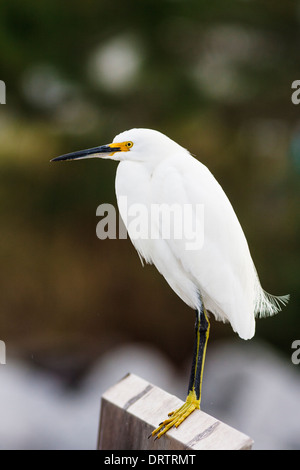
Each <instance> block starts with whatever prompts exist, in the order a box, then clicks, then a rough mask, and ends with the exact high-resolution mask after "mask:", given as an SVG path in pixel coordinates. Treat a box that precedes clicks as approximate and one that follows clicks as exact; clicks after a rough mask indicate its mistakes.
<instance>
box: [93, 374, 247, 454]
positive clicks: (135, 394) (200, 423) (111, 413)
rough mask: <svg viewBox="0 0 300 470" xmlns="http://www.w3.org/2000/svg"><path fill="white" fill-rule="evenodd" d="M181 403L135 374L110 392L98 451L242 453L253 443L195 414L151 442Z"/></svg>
mask: <svg viewBox="0 0 300 470" xmlns="http://www.w3.org/2000/svg"><path fill="white" fill-rule="evenodd" d="M182 403H183V402H182V401H181V400H180V399H179V398H177V397H175V396H173V395H170V394H169V393H167V392H165V391H164V390H162V389H160V388H158V387H156V386H154V385H152V384H149V383H148V382H147V381H145V380H143V379H141V378H140V377H137V376H136V375H133V374H128V375H127V376H125V377H124V378H123V379H122V380H121V381H120V382H118V383H117V384H115V385H114V386H113V387H111V388H110V389H109V390H107V391H106V392H105V393H104V394H103V396H102V401H101V417H100V427H99V440H98V448H99V449H102V450H140V449H143V450H239V449H240V450H242V449H251V447H252V444H253V441H252V440H251V438H249V437H248V436H246V435H245V434H243V433H241V432H239V431H237V430H236V429H234V428H232V427H230V426H228V425H226V424H224V423H222V422H221V421H219V420H217V419H215V418H213V417H212V416H209V415H208V414H206V413H204V412H203V411H200V410H196V411H194V412H193V413H192V414H191V415H190V416H189V417H188V418H187V419H186V420H185V421H184V422H183V423H182V424H181V425H180V426H179V427H178V428H177V429H171V430H170V431H169V432H168V433H167V434H166V435H164V436H162V437H161V438H160V439H157V440H154V439H153V438H152V437H150V439H148V436H149V435H150V434H151V432H152V431H153V429H155V428H156V427H157V425H158V424H159V423H160V422H161V421H163V420H164V419H165V418H166V417H167V414H168V412H170V411H172V410H174V409H176V408H178V407H179V406H181V405H182Z"/></svg>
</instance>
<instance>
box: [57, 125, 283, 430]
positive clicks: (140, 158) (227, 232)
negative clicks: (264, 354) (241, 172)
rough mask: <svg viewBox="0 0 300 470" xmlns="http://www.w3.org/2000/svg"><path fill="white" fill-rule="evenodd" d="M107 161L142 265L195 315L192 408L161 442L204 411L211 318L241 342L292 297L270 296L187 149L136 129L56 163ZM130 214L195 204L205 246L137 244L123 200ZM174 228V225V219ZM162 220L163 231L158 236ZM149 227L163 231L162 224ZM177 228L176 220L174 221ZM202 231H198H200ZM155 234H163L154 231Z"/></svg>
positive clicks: (230, 216)
mask: <svg viewBox="0 0 300 470" xmlns="http://www.w3.org/2000/svg"><path fill="white" fill-rule="evenodd" d="M95 157H96V158H109V159H113V160H118V161H120V163H119V165H118V168H117V174H116V195H117V200H118V206H119V211H120V214H121V217H122V219H123V221H124V223H125V225H126V222H127V225H126V227H127V230H128V233H129V236H130V238H131V240H132V242H133V244H134V246H135V248H136V250H137V251H138V253H139V255H140V257H141V259H144V260H145V261H146V263H152V264H154V265H155V266H156V268H157V269H158V271H159V272H160V273H161V274H162V275H163V276H164V278H165V279H166V281H167V282H168V283H169V285H170V286H171V288H172V289H173V290H174V291H175V292H176V294H177V295H178V296H179V297H180V298H181V299H182V300H183V301H184V302H185V303H186V304H187V305H189V306H190V307H192V308H193V309H194V310H195V311H196V324H195V345H194V355H193V361H192V369H191V375H190V381H189V387H188V395H187V399H186V402H185V403H184V405H183V406H182V407H180V408H179V409H178V410H175V411H173V412H172V413H169V418H167V419H166V420H165V421H163V422H162V423H161V424H160V425H159V426H158V428H157V429H155V430H154V431H153V433H152V435H156V437H161V435H162V434H164V433H165V432H166V431H168V429H170V428H171V427H173V426H175V427H178V426H179V425H180V424H181V423H182V422H183V421H184V420H185V419H186V418H187V416H189V415H190V414H191V413H192V412H193V411H194V410H195V409H199V408H200V400H201V388H202V377H203V366H204V360H205V354H206V346H207V341H208V336H209V329H210V323H209V319H208V312H210V313H211V314H213V315H214V316H215V318H216V319H217V320H221V321H224V322H226V321H227V322H230V324H231V326H232V328H233V330H234V331H235V332H237V333H238V335H239V336H240V337H241V338H243V339H250V338H252V337H253V335H254V332H255V317H256V316H259V315H260V316H267V315H273V314H275V313H277V312H278V311H279V310H280V309H281V308H280V304H283V305H284V304H286V302H287V301H288V296H281V297H276V296H272V295H270V294H268V293H266V292H265V291H264V290H263V289H262V287H261V285H260V281H259V278H258V275H257V272H256V269H255V266H254V263H253V261H252V258H251V255H250V251H249V248H248V244H247V241H246V238H245V235H244V232H243V230H242V228H241V226H240V223H239V221H238V218H237V216H236V214H235V212H234V210H233V208H232V205H231V203H230V202H229V200H228V198H227V196H226V194H225V193H224V191H223V189H222V188H221V186H220V185H219V183H218V182H217V181H216V179H215V178H214V176H213V175H212V174H211V173H210V171H209V170H208V169H207V167H206V166H204V165H203V164H202V163H200V162H199V161H198V160H197V159H196V158H194V157H193V156H192V155H191V154H190V153H189V152H188V151H187V150H186V149H185V148H183V147H181V146H180V145H178V144H177V143H176V142H174V141H173V140H171V139H169V138H168V137H166V136H165V135H164V134H162V133H160V132H158V131H155V130H151V129H131V130H128V131H125V132H122V133H121V134H119V135H117V136H116V137H115V138H114V140H113V143H112V144H108V145H102V146H100V147H94V148H91V149H87V150H81V151H77V152H73V153H69V154H66V155H62V156H60V157H57V158H54V159H53V160H52V161H62V160H74V159H80V158H95ZM124 196H126V197H127V200H128V207H130V205H132V204H136V203H139V204H141V203H142V204H144V205H145V207H146V208H147V209H149V213H150V208H151V206H152V205H153V204H165V205H167V206H172V205H174V204H177V205H178V204H179V205H180V206H184V205H187V204H190V205H191V207H192V214H193V217H194V222H195V223H196V224H197V222H199V220H197V217H198V215H197V212H196V211H195V204H202V205H203V207H204V220H201V221H200V224H201V226H200V228H201V230H203V233H204V237H203V245H202V246H201V248H199V249H197V250H189V249H187V246H186V240H185V239H184V236H183V237H182V238H181V239H180V238H178V237H177V238H176V237H174V236H173V237H172V236H170V237H169V238H168V239H167V238H163V237H153V238H151V237H148V238H143V237H141V238H139V239H138V238H137V237H135V234H134V233H133V229H132V227H131V226H130V225H129V224H128V217H127V215H128V214H126V213H125V209H124V205H123V204H121V203H120V201H121V197H124ZM169 221H170V219H169ZM164 223H166V222H164V221H162V222H161V225H162V226H161V225H160V226H159V227H158V231H159V232H160V231H161V230H162V229H163V228H164V227H163V224H164ZM150 224H152V225H153V224H157V219H156V220H155V221H154V220H151V221H150ZM174 224H175V225H176V220H175V221H174ZM198 226H199V225H198ZM156 228H157V227H156Z"/></svg>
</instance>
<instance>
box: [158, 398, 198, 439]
mask: <svg viewBox="0 0 300 470" xmlns="http://www.w3.org/2000/svg"><path fill="white" fill-rule="evenodd" d="M196 409H198V410H199V409H200V400H197V397H196V393H195V391H194V390H193V391H191V392H189V394H188V396H187V398H186V402H185V403H184V404H183V405H182V406H181V407H180V408H178V410H175V411H172V412H171V413H169V414H168V416H170V418H168V419H166V420H165V421H163V422H162V423H160V425H159V426H158V428H156V429H155V430H154V431H153V432H152V433H151V435H150V436H149V437H151V436H155V435H156V436H155V439H159V438H160V437H161V436H162V435H163V434H165V433H166V432H167V431H169V429H170V428H172V427H173V426H175V428H178V426H179V425H180V424H181V423H182V422H183V421H184V420H185V419H186V418H187V417H188V416H189V415H190V414H191V413H192V412H193V411H194V410H196Z"/></svg>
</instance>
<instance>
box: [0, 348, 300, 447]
mask: <svg viewBox="0 0 300 470" xmlns="http://www.w3.org/2000/svg"><path fill="white" fill-rule="evenodd" d="M189 368H190V363H188V364H187V366H186V370H185V371H184V373H183V374H182V376H179V375H178V374H177V375H176V374H175V370H174V369H173V368H172V366H171V364H170V363H169V361H168V360H167V359H166V358H165V357H164V356H163V355H162V354H161V353H159V352H158V351H156V350H154V349H152V348H151V347H149V346H145V345H137V344H130V345H127V346H123V347H120V348H117V349H115V350H113V351H111V352H109V353H107V354H105V355H104V356H102V357H101V358H100V359H99V361H98V363H97V364H96V365H95V366H94V368H93V369H92V371H91V372H90V373H89V375H88V376H87V377H86V378H85V380H84V381H83V382H82V384H81V387H79V388H78V389H76V390H73V391H70V390H69V389H66V388H64V387H63V386H62V383H61V382H60V381H59V380H56V379H54V378H53V375H48V374H46V373H45V372H44V373H42V372H40V371H37V370H36V369H32V368H31V367H30V366H29V365H28V364H25V363H22V362H18V361H11V360H9V358H8V360H7V364H6V365H5V366H1V367H0V378H1V379H0V380H1V386H0V416H1V419H0V449H95V448H96V442H97V434H98V423H99V412H100V399H101V394H102V393H103V392H104V391H105V390H106V389H107V388H109V387H110V386H111V385H113V384H114V383H116V382H117V381H118V380H120V379H121V378H122V377H123V376H124V375H125V374H126V373H127V372H132V373H134V374H137V375H139V376H141V377H143V378H145V379H146V380H148V381H149V382H152V383H154V384H155V385H158V386H159V387H161V388H164V389H165V390H167V391H168V392H170V393H172V394H174V395H177V396H179V397H180V398H183V399H184V398H185V394H186V391H187V390H186V388H187V381H188V376H189ZM298 372H299V371H298V369H297V366H294V365H292V363H291V361H288V360H284V359H282V358H281V357H278V355H277V354H275V353H274V352H273V351H272V350H270V349H269V348H268V347H267V346H265V345H262V344H260V343H259V342H257V341H256V340H253V341H251V342H249V343H248V342H243V341H238V340H237V341H235V342H231V343H221V344H216V343H214V345H212V346H211V347H210V348H208V354H207V362H206V367H205V375H204V387H203V399H202V408H203V410H204V411H206V412H207V413H209V414H211V415H213V416H215V417H216V418H218V419H220V420H221V421H224V422H226V423H227V424H229V425H231V426H233V427H235V428H237V429H239V430H240V431H242V432H244V433H246V434H248V435H249V436H251V437H252V438H253V439H254V441H255V446H254V448H256V449H300V405H299V402H300V401H299V396H300V376H299V373H298ZM169 411H170V410H169Z"/></svg>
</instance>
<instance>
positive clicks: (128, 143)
mask: <svg viewBox="0 0 300 470" xmlns="http://www.w3.org/2000/svg"><path fill="white" fill-rule="evenodd" d="M126 147H127V148H129V149H130V148H131V147H133V142H131V141H129V142H126Z"/></svg>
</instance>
